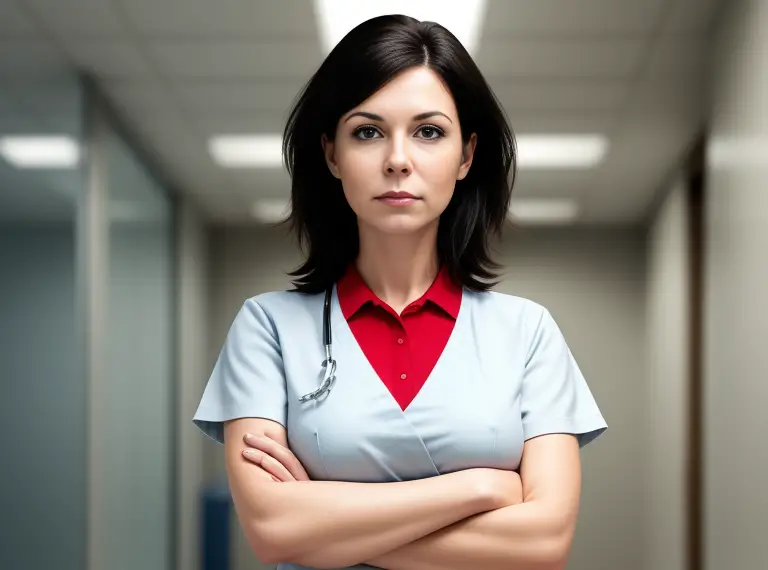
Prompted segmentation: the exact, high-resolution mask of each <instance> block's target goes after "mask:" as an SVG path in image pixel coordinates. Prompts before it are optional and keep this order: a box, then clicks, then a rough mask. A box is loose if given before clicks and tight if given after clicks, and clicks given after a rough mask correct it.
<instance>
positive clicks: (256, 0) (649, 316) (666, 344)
mask: <svg viewBox="0 0 768 570" xmlns="http://www.w3.org/2000/svg"><path fill="white" fill-rule="evenodd" d="M390 12H403V13H408V14H410V15H413V16H416V17H419V18H422V19H430V20H436V21H439V22H441V23H444V24H445V25H446V26H447V27H449V29H451V30H452V31H454V33H455V34H456V35H457V36H459V38H460V39H461V40H462V41H463V42H464V43H465V45H466V46H467V47H468V49H470V51H471V52H472V54H473V55H474V57H475V58H476V61H477V62H478V65H479V66H480V68H481V70H482V71H483V73H484V74H485V75H486V77H487V79H488V81H489V83H490V84H491V86H492V88H493V89H494V91H495V92H496V93H497V95H498V97H499V99H500V100H501V102H502V104H503V105H504V107H505V109H506V111H507V113H508V115H509V117H510V121H511V123H512V125H513V128H514V129H515V131H516V133H517V136H518V143H519V147H520V149H519V150H520V175H519V178H518V182H517V185H516V189H515V201H514V204H513V207H512V209H511V213H510V216H511V217H512V218H513V219H515V220H516V221H517V226H518V229H516V230H514V231H509V232H507V234H506V237H505V239H504V241H503V243H502V244H501V246H500V248H499V251H500V258H501V260H502V261H503V262H504V263H505V266H506V269H507V273H506V276H505V280H504V282H503V283H502V284H501V285H500V286H499V287H498V289H499V290H501V291H504V292H509V293H514V294H517V295H521V296H524V297H528V298H531V299H533V300H535V301H537V302H540V303H542V304H544V305H545V306H547V307H548V308H549V309H550V310H551V312H552V313H553V315H554V317H555V318H556V319H557V321H558V322H559V323H560V325H561V327H562V329H563V330H564V332H565V335H566V338H567V339H568V341H569V343H570V346H571V349H572V350H573V352H574V354H575V356H576V358H577V360H578V361H579V364H580V366H581V368H582V370H583V372H584V373H585V375H586V377H587V379H588V381H589V383H590V387H591V388H592V390H593V392H594V393H595V396H596V398H597V401H598V402H599V404H600V406H601V409H602V411H603V413H604V415H605V417H606V419H607V421H608V424H609V426H610V429H609V431H608V432H607V434H606V435H605V436H604V437H603V438H601V439H600V440H599V441H598V442H597V443H596V444H594V446H589V447H588V448H586V449H585V451H584V454H583V461H584V497H583V507H582V513H581V517H580V521H579V526H578V530H577V537H576V541H575V544H574V548H573V555H572V558H571V562H570V564H569V566H568V568H569V569H571V570H701V569H707V570H739V569H743V570H760V569H765V568H768V549H767V548H766V537H767V536H768V489H767V488H766V484H765V482H766V481H767V480H768V479H766V475H765V473H766V471H767V470H768V446H767V445H766V441H765V439H764V438H765V434H766V433H768V419H766V416H765V402H766V401H768V387H767V386H768V350H766V342H768V300H766V295H767V294H768V25H766V24H768V0H728V1H725V0H721V1H718V0H643V1H639V0H488V1H487V2H469V1H458V0H456V1H453V0H451V1H443V2H428V1H423V0H422V1H419V0H411V2H410V3H407V4H403V3H402V2H396V1H391V2H352V1H351V0H350V1H346V2H345V1H341V2H340V1H336V2H334V1H328V2H326V1H321V0H317V1H314V2H313V1H310V0H280V1H277V0H219V1H217V2H211V1H206V0H0V388H2V391H1V392H0V394H2V395H1V396H0V450H1V451H0V569H2V570H42V569H50V568H56V569H57V570H68V569H72V570H75V569H76V570H122V569H126V570H127V569H131V570H134V569H137V568H141V569H145V570H214V569H216V570H228V569H229V568H232V569H237V570H246V569H258V568H265V566H261V565H259V563H258V562H257V561H255V560H254V558H253V556H252V555H251V553H250V552H249V551H248V548H247V546H246V545H245V544H244V540H243V538H242V535H241V533H240V532H239V531H238V529H237V525H236V524H235V522H234V518H233V517H234V515H233V514H232V513H231V512H229V514H226V512H225V514H224V518H223V519H222V516H221V513H219V514H218V517H219V518H218V519H216V518H215V517H211V516H209V515H210V513H209V511H208V508H207V506H206V505H208V506H210V501H208V502H206V501H204V496H206V493H208V495H207V496H208V497H209V498H210V496H213V495H214V494H215V490H216V489H219V488H220V487H219V486H220V484H221V482H222V480H223V477H224V467H223V457H222V454H221V449H219V448H217V447H216V446H215V445H214V444H213V443H212V442H211V441H209V440H207V439H206V438H205V437H204V436H203V435H202V434H201V433H199V432H198V431H197V430H196V428H194V426H193V425H192V423H191V417H192V414H193V413H194V410H195V408H196V406H197V403H198V401H199V398H200V395H201V393H202V389H203V386H204V384H205V382H206V380H207V377H208V374H209V372H210V370H211V367H212V364H213V362H214V360H215V358H216V356H217V354H218V351H219V349H220V347H221V344H222V342H223V340H224V335H225V334H226V331H227V329H228V327H229V325H230V323H231V322H232V319H233V318H234V315H235V313H236V311H237V310H238V309H239V307H240V306H241V304H242V302H243V301H244V300H245V299H246V298H247V297H250V296H253V295H256V294H258V293H261V292H264V291H267V290H272V289H284V288H287V287H288V286H289V282H288V279H287V277H286V275H285V273H286V271H289V270H291V269H293V268H295V267H296V265H297V264H298V261H299V259H300V255H299V252H298V250H297V249H296V246H295V245H294V242H293V241H292V240H291V238H290V237H289V236H287V235H286V233H285V231H284V230H276V229H273V228H271V226H270V223H271V222H273V221H275V220H277V219H279V218H280V216H281V215H282V214H283V213H284V211H285V208H286V205H287V197H288V191H289V180H288V177H287V175H286V173H285V172H284V170H283V169H282V167H281V163H280V155H279V134H280V132H281V129H282V126H283V121H284V119H285V117H286V114H287V111H288V109H289V106H290V102H291V101H292V100H293V98H294V97H295V95H296V94H297V92H298V91H299V89H300V88H301V87H302V85H303V84H304V83H305V82H306V81H307V80H308V79H309V77H310V75H311V74H312V73H313V71H314V70H315V69H316V67H317V66H318V65H319V64H320V62H321V61H322V58H323V57H324V55H325V54H326V53H327V51H328V49H329V48H330V46H332V45H333V43H334V42H335V41H337V40H338V38H339V37H340V35H343V33H345V32H346V31H347V30H348V29H349V28H351V27H352V26H353V25H355V24H356V23H358V22H359V21H362V20H364V19H366V18H367V17H370V16H372V15H374V14H378V13H390ZM227 517H228V519H229V521H230V523H231V524H230V527H231V528H230V531H231V532H229V533H227V532H226V524H223V523H222V520H224V521H225V522H226V520H227ZM222 530H223V532H221V531H222ZM217 533H218V534H217ZM217 541H218V543H217ZM222 541H223V543H222ZM211 544H213V545H214V546H215V545H216V544H218V546H217V547H215V548H213V549H211V548H209V549H208V550H206V548H208V547H209V546H210V545H211ZM222 544H223V547H222ZM214 551H215V552H214ZM212 552H213V554H212Z"/></svg>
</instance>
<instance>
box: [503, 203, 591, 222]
mask: <svg viewBox="0 0 768 570" xmlns="http://www.w3.org/2000/svg"><path fill="white" fill-rule="evenodd" d="M509 210H510V218H511V219H512V221H514V222H520V224H526V225H528V224H531V225H535V224H566V223H569V222H573V221H574V220H576V218H578V216H579V205H578V204H577V203H576V202H575V201H573V200H564V199H563V200H561V199H554V198H553V199H548V198H520V199H516V200H512V203H511V205H510V208H509Z"/></svg>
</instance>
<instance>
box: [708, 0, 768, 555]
mask: <svg viewBox="0 0 768 570" xmlns="http://www.w3.org/2000/svg"><path fill="white" fill-rule="evenodd" d="M766 23H768V0H752V1H746V0H733V1H731V2H729V3H728V5H727V7H726V10H724V13H723V18H722V19H721V22H720V25H721V28H720V30H719V34H718V38H717V42H716V50H715V58H714V61H715V73H714V82H713V90H712V91H713V98H712V108H711V144H710V148H709V156H708V159H707V177H708V185H707V197H706V210H707V214H706V222H707V232H708V235H707V241H706V244H705V245H706V254H705V255H706V257H705V266H706V281H705V310H706V316H705V319H706V322H705V339H704V353H705V361H704V374H705V400H706V407H705V414H706V416H705V417H706V425H705V438H706V445H705V449H704V453H705V466H706V471H705V477H704V479H705V482H704V485H705V490H704V493H705V512H706V514H705V521H704V522H705V525H704V526H705V541H704V542H705V545H706V552H705V562H706V567H707V569H708V570H726V569H727V570H754V569H756V568H766V567H768V550H766V538H767V537H768V475H766V473H768V444H767V443H766V434H768V419H766V418H767V417H768V416H766V402H768V298H767V294H768V158H766V157H767V156H768V152H767V149H768V26H766Z"/></svg>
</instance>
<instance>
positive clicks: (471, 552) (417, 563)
mask: <svg viewBox="0 0 768 570" xmlns="http://www.w3.org/2000/svg"><path fill="white" fill-rule="evenodd" d="M571 538H572V524H570V521H569V518H568V517H565V516H563V514H562V513H558V512H555V511H554V509H553V508H550V507H549V506H547V505H546V504H543V503H541V502H536V501H532V502H530V503H522V504H519V505H513V506H509V507H504V508H501V509H497V510H494V511H489V512H485V513H482V514H478V515H476V516H472V517H470V518H468V519H466V520H463V521H460V522H458V523H456V524H453V525H451V526H449V527H447V528H444V529H442V530H439V531H437V532H435V533H433V534H431V535H429V536H426V537H424V538H421V539H419V540H416V541H414V542H412V543H410V544H407V545H404V546H402V547H400V548H398V549H396V550H394V551H392V552H389V553H387V554H384V555H382V556H378V557H374V558H372V559H368V560H369V561H368V562H367V563H368V564H371V565H374V566H380V567H382V568H386V569H388V570H451V569H456V570H459V569H462V570H463V569H465V568H483V570H495V569H499V570H502V569H503V570H510V569H511V570H560V569H562V568H563V567H564V566H565V559H566V557H567V554H568V550H569V549H570V543H571Z"/></svg>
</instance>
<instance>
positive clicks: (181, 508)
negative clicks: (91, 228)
mask: <svg viewBox="0 0 768 570" xmlns="http://www.w3.org/2000/svg"><path fill="white" fill-rule="evenodd" d="M178 220H179V223H178V228H177V234H176V239H177V251H178V257H177V260H176V263H177V266H176V274H177V277H178V279H177V283H178V300H177V309H178V311H177V314H176V322H177V325H176V330H177V332H178V343H177V365H176V370H177V381H176V386H177V390H178V392H177V394H178V395H177V402H178V411H177V414H176V418H177V422H178V424H177V428H176V433H177V444H176V461H177V469H176V473H177V480H176V485H177V486H176V489H177V491H176V493H177V508H176V521H177V527H176V541H177V542H176V546H177V554H176V561H177V570H198V569H199V568H200V556H199V553H200V540H199V537H200V525H199V522H200V491H201V489H202V487H203V483H204V477H203V449H204V446H205V445H206V443H207V442H206V441H205V440H204V439H203V438H202V437H200V433H199V432H198V430H197V429H196V428H195V426H194V425H193V424H192V420H191V418H192V416H193V415H194V413H195V410H196V409H197V405H198V403H199V401H200V396H201V394H202V392H203V388H204V385H205V381H206V380H207V378H208V357H207V350H208V341H207V333H208V327H207V318H208V309H207V307H208V285H207V280H208V256H207V254H208V241H207V237H208V236H207V231H206V227H205V225H204V223H203V221H202V220H201V218H200V216H199V215H198V212H197V211H196V209H195V207H194V206H193V205H192V204H190V203H189V201H188V200H184V201H183V202H182V203H181V204H180V207H179V214H178Z"/></svg>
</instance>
